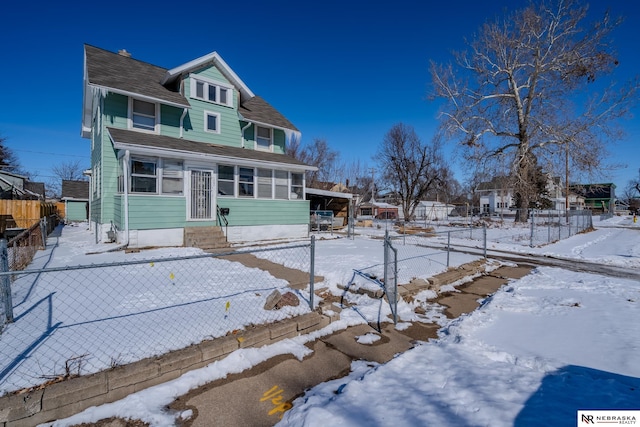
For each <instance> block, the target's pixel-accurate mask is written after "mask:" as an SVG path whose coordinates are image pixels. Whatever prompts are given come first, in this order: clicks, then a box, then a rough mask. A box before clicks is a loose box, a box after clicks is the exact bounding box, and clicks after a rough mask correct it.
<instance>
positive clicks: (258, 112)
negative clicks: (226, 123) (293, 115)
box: [238, 96, 298, 131]
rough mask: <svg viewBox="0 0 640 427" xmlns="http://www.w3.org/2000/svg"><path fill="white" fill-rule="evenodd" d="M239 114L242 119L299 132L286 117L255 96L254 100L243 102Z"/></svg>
mask: <svg viewBox="0 0 640 427" xmlns="http://www.w3.org/2000/svg"><path fill="white" fill-rule="evenodd" d="M238 112H239V113H240V114H241V115H242V117H244V118H246V119H249V120H251V121H256V122H260V123H265V124H270V125H273V126H277V127H281V128H285V129H291V130H295V131H297V130H298V129H297V128H296V127H295V126H294V125H293V123H291V122H290V121H289V120H287V118H286V117H285V116H283V115H282V114H280V113H279V112H278V111H277V110H276V109H275V108H273V107H272V106H271V105H270V104H269V103H268V102H267V101H265V100H264V99H262V98H261V97H259V96H254V97H253V98H251V99H248V100H247V101H245V102H243V103H242V105H241V106H240V108H238Z"/></svg>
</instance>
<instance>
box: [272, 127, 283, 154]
mask: <svg viewBox="0 0 640 427" xmlns="http://www.w3.org/2000/svg"><path fill="white" fill-rule="evenodd" d="M285 140H286V137H285V134H284V131H283V130H280V129H274V130H273V152H274V153H279V154H284V147H285Z"/></svg>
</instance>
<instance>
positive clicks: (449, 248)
mask: <svg viewBox="0 0 640 427" xmlns="http://www.w3.org/2000/svg"><path fill="white" fill-rule="evenodd" d="M450 252H451V230H449V231H447V268H449V253H450Z"/></svg>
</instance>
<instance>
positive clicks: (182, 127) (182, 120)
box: [180, 107, 187, 138]
mask: <svg viewBox="0 0 640 427" xmlns="http://www.w3.org/2000/svg"><path fill="white" fill-rule="evenodd" d="M186 115H187V108H186V107H185V108H183V109H182V115H181V116H180V138H182V134H183V131H184V118H185V116H186Z"/></svg>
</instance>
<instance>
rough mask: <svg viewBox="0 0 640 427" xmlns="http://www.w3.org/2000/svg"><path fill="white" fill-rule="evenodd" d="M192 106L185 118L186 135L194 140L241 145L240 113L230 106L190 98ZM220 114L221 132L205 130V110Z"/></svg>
mask: <svg viewBox="0 0 640 427" xmlns="http://www.w3.org/2000/svg"><path fill="white" fill-rule="evenodd" d="M189 103H190V104H191V106H192V108H191V109H190V110H189V111H188V113H187V116H186V117H185V120H184V137H185V139H190V140H192V141H199V142H208V143H212V144H219V145H227V146H231V147H240V121H239V120H238V113H237V112H236V111H235V110H234V109H233V108H230V107H225V106H224V105H218V104H212V103H209V102H205V101H200V100H199V99H189ZM205 111H210V112H212V113H218V114H219V115H220V133H211V132H206V131H205V130H204V112H205Z"/></svg>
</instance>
